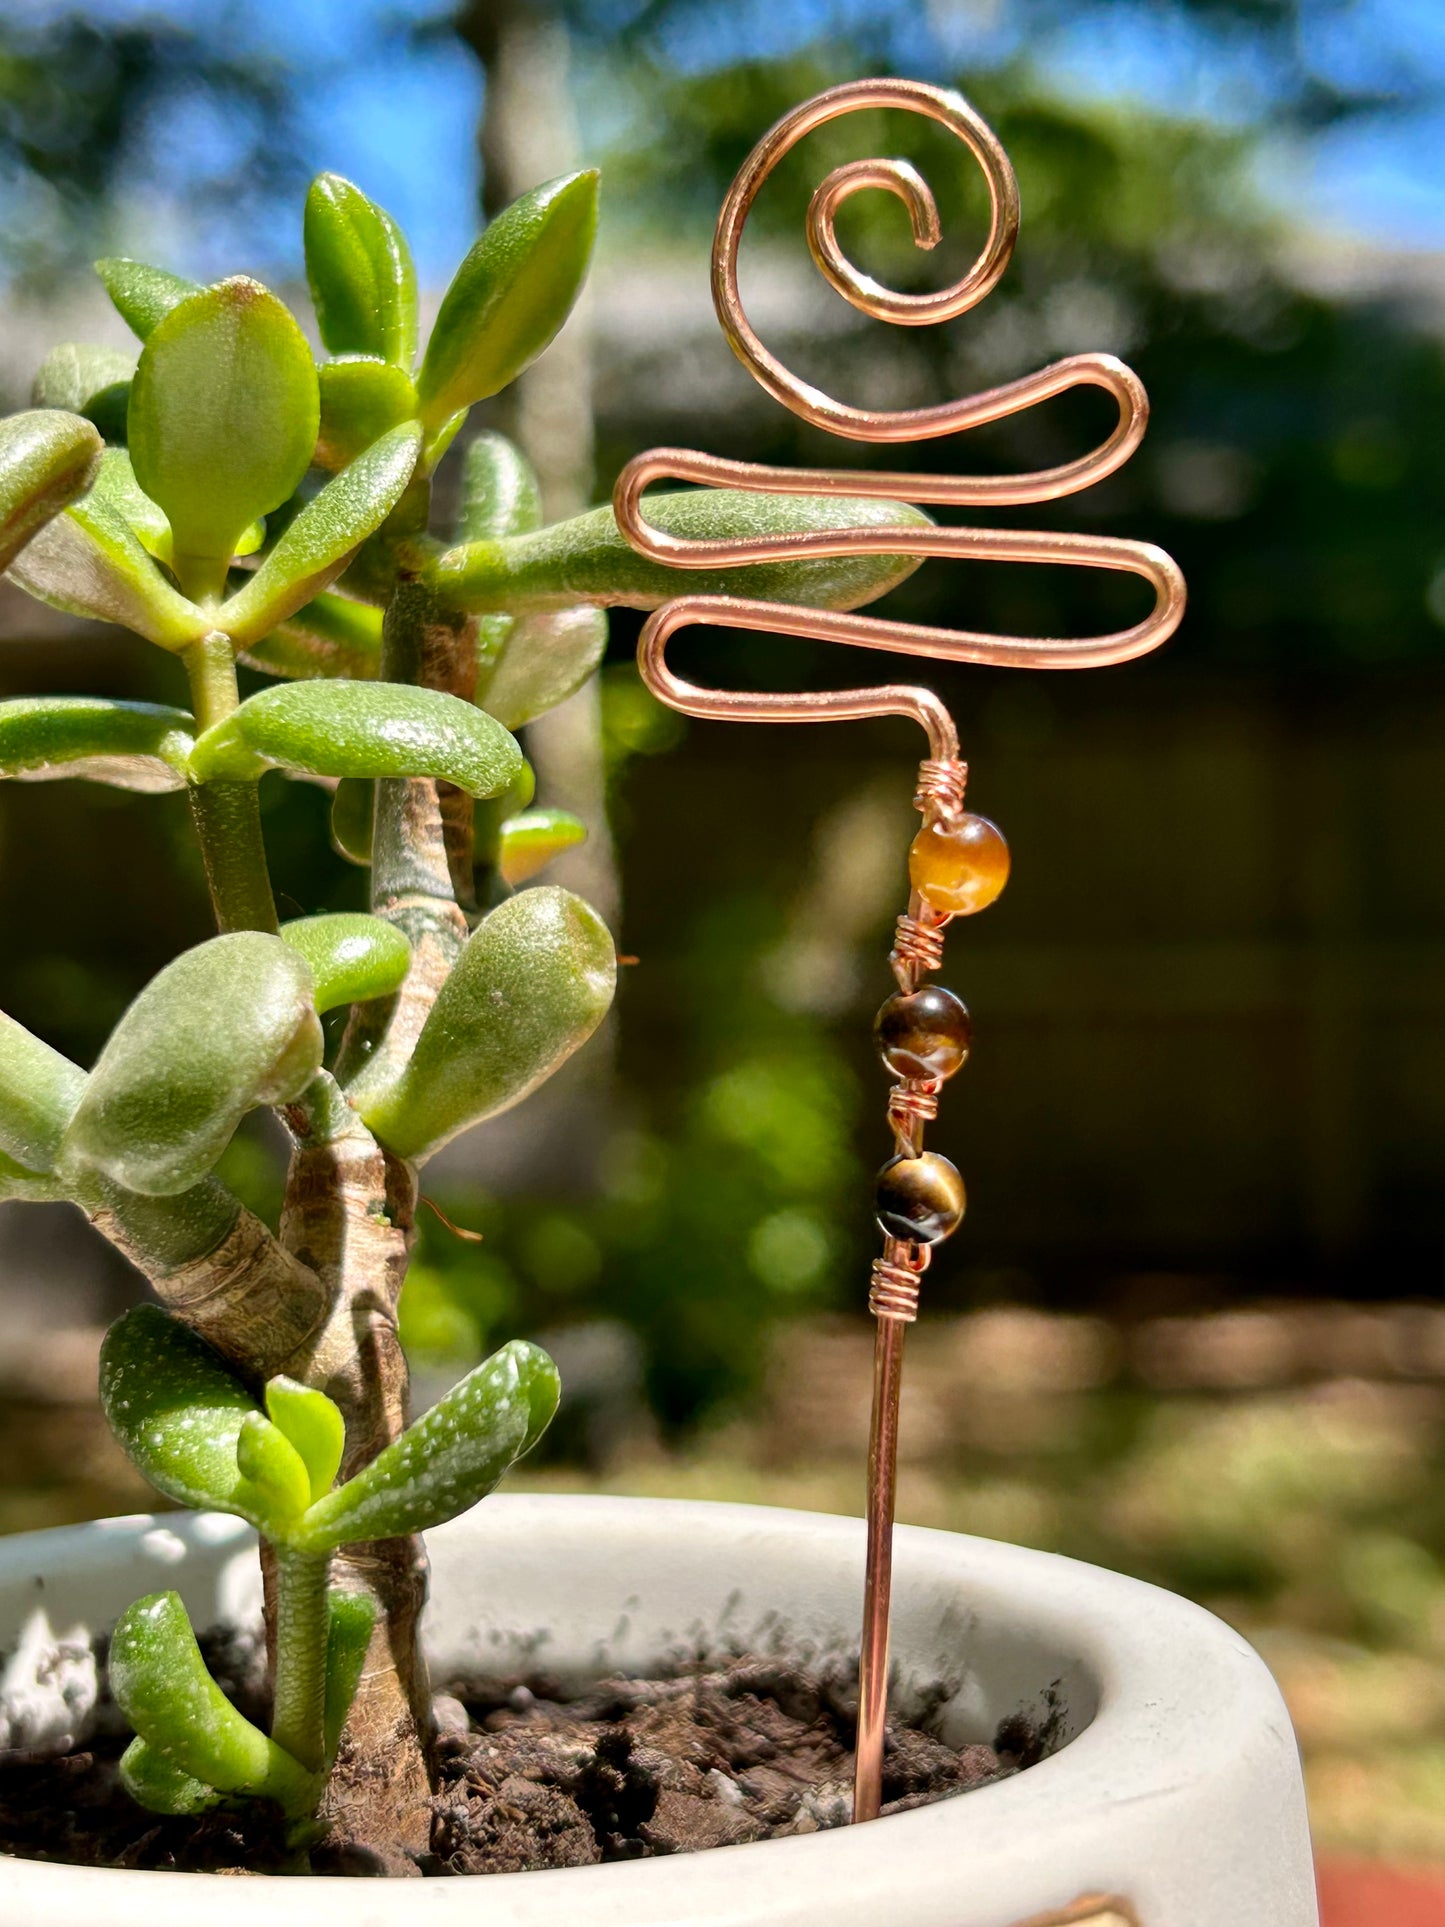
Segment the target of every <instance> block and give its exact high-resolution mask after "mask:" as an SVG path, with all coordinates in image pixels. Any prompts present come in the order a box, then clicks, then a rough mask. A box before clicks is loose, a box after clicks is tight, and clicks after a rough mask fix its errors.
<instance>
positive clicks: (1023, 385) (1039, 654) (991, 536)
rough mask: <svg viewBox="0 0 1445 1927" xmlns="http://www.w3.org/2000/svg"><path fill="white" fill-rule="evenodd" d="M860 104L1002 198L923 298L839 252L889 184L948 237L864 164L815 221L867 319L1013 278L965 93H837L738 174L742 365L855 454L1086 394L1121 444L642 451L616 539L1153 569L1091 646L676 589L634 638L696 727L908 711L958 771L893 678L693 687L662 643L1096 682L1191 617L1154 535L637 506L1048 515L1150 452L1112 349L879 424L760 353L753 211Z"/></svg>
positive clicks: (731, 255)
mask: <svg viewBox="0 0 1445 1927" xmlns="http://www.w3.org/2000/svg"><path fill="white" fill-rule="evenodd" d="M866 107H897V108H903V109H907V110H909V111H911V112H915V113H920V114H924V115H926V116H927V117H928V118H929V119H931V120H935V121H938V122H939V123H941V124H942V125H943V126H944V127H946V128H948V129H950V130H951V131H952V132H953V133H954V134H956V135H957V136H958V138H959V139H960V140H962V141H963V142H964V144H965V145H966V146H967V147H968V149H969V150H970V152H971V153H972V154H973V155H974V157H975V159H976V160H977V161H978V163H979V166H980V167H981V168H982V170H983V175H984V180H985V183H986V184H987V187H988V193H989V203H990V209H991V214H990V222H989V233H988V238H987V240H986V241H985V243H984V247H983V250H982V252H981V253H980V255H979V257H978V259H977V260H976V261H975V262H974V264H973V266H972V267H971V268H970V269H969V270H968V272H967V274H965V275H964V277H963V278H962V280H960V281H958V282H956V283H955V284H954V285H953V286H952V287H949V288H944V289H941V290H939V291H938V292H937V293H934V294H922V295H907V294H898V293H895V292H893V291H892V290H890V289H887V288H884V287H881V286H880V285H879V284H878V283H877V282H875V281H873V280H871V279H870V278H869V277H868V276H866V275H864V274H861V273H860V272H859V271H858V270H857V269H856V268H854V267H853V265H852V264H851V262H849V261H848V260H847V259H846V258H845V257H844V255H843V253H842V251H841V249H840V247H839V245H838V241H837V237H836V234H835V232H834V218H835V215H836V213H837V209H838V208H839V206H840V205H841V204H842V202H843V201H844V200H846V199H847V197H848V196H849V195H850V194H854V193H857V192H859V191H860V190H861V189H863V188H866V187H881V188H886V189H887V190H888V191H889V192H891V193H893V194H896V195H897V196H898V197H899V198H900V199H901V200H902V201H903V202H904V204H905V206H906V207H907V208H908V210H909V214H910V216H911V219H912V223H913V232H914V239H915V240H916V241H917V243H918V244H919V245H920V246H922V247H932V246H933V245H934V244H935V243H936V241H937V240H938V238H939V222H938V210H937V206H936V204H935V202H934V199H933V195H932V193H931V191H930V190H929V188H928V186H927V184H926V183H925V182H924V180H923V179H922V178H921V176H920V175H919V174H918V173H917V171H916V170H915V169H914V168H913V167H912V166H911V165H910V164H909V163H908V162H906V161H893V160H864V161H854V162H851V163H849V164H848V165H846V166H843V167H838V168H835V169H834V170H833V172H832V173H831V174H829V175H828V177H827V179H826V180H825V181H824V182H823V183H822V185H821V186H820V187H819V188H818V189H817V191H816V192H815V193H814V195H813V198H812V201H811V203H810V204H809V208H808V220H807V229H808V245H809V248H810V249H811V251H812V255H813V258H814V260H815V262H816V263H817V265H818V267H819V269H820V271H821V272H822V274H823V275H824V276H825V278H826V279H827V280H828V281H829V282H830V283H831V285H832V286H833V287H834V288H836V289H837V290H838V292H839V293H840V294H842V295H843V296H844V298H845V299H846V300H847V301H849V302H850V303H851V304H852V306H853V307H855V308H858V309H860V310H861V311H862V312H863V313H864V314H867V315H871V316H873V317H874V318H876V319H878V320H884V321H895V322H900V323H902V324H903V325H905V326H910V327H917V326H921V325H926V324H929V323H932V322H937V321H944V320H948V319H951V318H952V317H954V316H956V315H960V314H963V313H964V312H965V311H966V310H968V309H969V308H971V307H973V306H975V305H976V303H978V302H979V301H981V300H982V299H983V298H984V296H985V295H986V294H988V293H989V291H990V290H991V289H992V288H993V287H994V286H995V285H996V283H997V282H998V279H999V277H1000V275H1001V274H1002V273H1003V270H1004V268H1005V267H1006V266H1007V263H1008V259H1009V256H1010V254H1011V252H1012V250H1013V244H1014V240H1015V237H1016V235H1017V232H1018V207H1019V203H1018V184H1017V182H1016V180H1015V178H1014V172H1013V168H1012V166H1011V165H1010V163H1009V159H1008V156H1007V155H1006V154H1005V153H1004V150H1003V148H1002V147H1001V146H1000V145H999V142H998V140H997V138H996V137H995V135H994V134H993V132H992V130H991V129H990V128H989V127H988V126H987V125H986V124H985V123H984V121H983V120H981V119H980V117H979V116H978V114H976V113H975V112H974V110H973V108H972V107H970V106H969V105H968V103H967V101H965V100H964V99H963V98H962V96H961V95H959V94H955V93H951V92H949V91H947V90H946V89H944V88H941V87H933V86H930V85H928V84H927V83H926V82H923V81H915V80H864V81H857V82H853V83H850V84H849V85H846V86H842V87H834V88H830V89H829V90H828V91H827V92H826V93H822V94H819V95H818V96H817V97H816V98H815V99H813V100H810V101H807V102H805V103H804V104H803V105H802V106H801V107H797V108H795V109H794V110H793V112H792V113H790V114H786V115H785V116H784V117H783V119H782V120H780V121H779V122H778V123H777V125H776V126H775V127H774V128H772V129H771V131H770V132H769V133H767V134H765V135H764V137H763V138H762V140H761V141H759V142H758V145H757V146H756V147H755V148H754V149H753V151H752V153H751V155H750V156H749V157H748V159H747V161H746V162H745V163H744V164H743V167H742V169H741V170H740V172H739V173H738V175H737V178H736V179H735V180H734V182H733V184H732V187H731V189H730V190H729V193H728V196H727V199H726V201H725V202H724V203H723V208H722V212H721V213H720V215H719V216H718V224H717V231H716V234H715V236H714V239H713V268H712V285H713V303H714V306H715V307H716V309H717V313H718V319H719V321H720V322H721V324H722V328H723V332H724V334H725V335H726V336H727V338H728V341H729V342H730V343H731V345H732V348H733V351H734V353H735V354H736V355H737V356H738V358H739V360H740V361H741V362H742V363H743V365H744V366H745V367H746V368H747V369H748V371H749V373H750V374H752V376H753V377H754V379H755V380H757V381H758V382H759V383H760V384H761V385H762V387H764V388H765V389H766V390H767V391H768V393H769V394H771V395H773V396H775V397H776V398H777V399H778V400H779V401H781V402H782V403H783V404H784V406H785V407H787V408H789V409H791V410H792V412H793V413H794V414H795V415H799V416H801V417H802V419H803V420H805V421H807V422H810V423H811V424H813V425H814V426H815V427H820V428H826V429H828V430H830V431H831V432H833V433H834V434H838V435H845V436H848V437H850V438H851V439H853V440H855V441H866V442H890V443H898V442H910V441H917V440H925V439H930V438H936V437H938V436H941V435H949V434H953V433H955V432H958V431H961V430H963V429H966V428H974V427H978V426H980V425H981V424H983V423H985V422H991V421H998V420H1000V419H1002V418H1004V417H1006V416H1009V415H1014V414H1017V413H1019V412H1020V411H1021V410H1023V409H1026V408H1031V407H1033V406H1034V405H1035V404H1036V403H1037V402H1041V401H1045V400H1047V399H1049V398H1050V397H1051V396H1054V395H1059V394H1063V393H1065V392H1066V391H1067V390H1069V389H1072V388H1076V387H1080V386H1085V385H1087V386H1094V387H1099V388H1103V389H1105V390H1106V391H1107V392H1108V393H1109V394H1111V395H1113V396H1114V398H1115V400H1116V401H1117V403H1118V407H1119V421H1118V425H1117V426H1116V427H1115V429H1114V431H1113V433H1112V434H1111V435H1109V436H1108V437H1107V439H1106V440H1105V441H1103V442H1101V443H1100V444H1099V446H1098V447H1097V448H1095V449H1093V450H1092V451H1091V452H1090V453H1088V454H1087V455H1083V456H1080V457H1079V458H1078V459H1077V460H1075V461H1072V462H1066V463H1064V464H1062V465H1060V466H1058V467H1056V468H1050V469H1042V470H1038V471H1036V472H1034V473H1032V474H1027V475H998V476H988V475H920V474H879V473H875V472H871V471H863V470H854V469H782V468H771V467H767V466H764V465H761V464H758V463H754V462H734V461H727V460H724V459H723V458H721V457H718V456H714V455H708V454H705V453H703V452H702V451H700V450H697V449H678V448H655V449H650V450H649V451H647V452H646V453H645V454H642V455H638V456H636V457H634V458H633V460H632V461H630V462H629V463H628V464H627V466H626V467H625V468H624V469H623V471H622V473H621V475H620V476H619V477H618V479H617V486H616V488H615V489H614V491H613V507H614V511H615V513H616V516H617V522H618V526H619V528H620V529H621V530H622V532H623V534H624V535H625V537H626V538H627V540H628V542H629V543H631V545H632V547H633V548H634V549H636V550H638V551H639V552H640V553H641V554H643V555H646V556H650V557H651V558H653V559H654V560H655V561H659V562H666V563H670V564H672V565H673V566H674V567H677V568H684V569H688V568H692V569H709V568H710V569H716V568H719V567H730V566H734V565H742V564H746V563H756V562H782V561H790V560H806V559H808V558H811V557H823V556H838V555H900V556H903V555H908V556H917V557H920V558H923V557H927V556H942V557H953V558H956V559H963V558H970V559H975V560H982V561H996V562H1051V563H1062V564H1064V565H1066V566H1069V567H1075V568H1098V569H1111V570H1124V571H1126V572H1128V573H1130V574H1134V575H1138V576H1142V577H1143V578H1144V580H1145V581H1147V582H1148V583H1149V584H1150V585H1151V586H1152V588H1153V590H1154V607H1153V609H1152V611H1151V612H1150V613H1149V615H1147V616H1146V617H1144V618H1143V620H1141V621H1139V622H1136V623H1133V624H1132V625H1131V626H1130V627H1128V628H1127V629H1120V630H1118V631H1116V632H1114V633H1112V634H1110V635H1104V636H1093V637H1087V638H1081V639H1078V640H1071V639H1066V638H1047V637H1038V638H1036V637H1027V636H995V635H988V634H985V633H981V632H979V631H976V630H968V629H945V628H938V627H933V626H929V625H924V624H917V623H904V622H894V621H889V620H886V619H883V618H880V617H876V616H864V615H856V614H852V613H846V612H834V611H818V610H804V609H799V608H795V607H792V606H790V605H788V604H786V603H778V602H762V601H756V600H753V599H749V598H743V597H735V596H702V595H699V596H686V595H684V596H676V597H674V598H673V599H672V600H671V601H669V602H667V603H664V604H663V606H662V607H661V608H659V609H657V610H655V611H654V612H653V614H652V615H651V616H650V617H649V618H648V620H647V622H646V623H645V624H644V626H643V630H642V635H641V637H640V639H639V643H638V663H639V666H640V669H641V672H642V676H643V679H644V681H645V682H646V683H647V684H648V686H649V688H651V690H652V691H653V693H654V694H655V695H656V696H658V697H659V698H660V699H661V700H662V701H663V702H665V703H668V704H670V705H671V706H672V707H673V708H674V709H680V710H683V711H685V712H686V713H687V714H689V715H694V716H716V717H727V718H731V719H732V720H734V721H737V722H758V723H762V722H824V721H842V720H845V719H847V718H850V717H866V716H879V715H895V714H900V715H906V716H912V717H913V718H914V719H915V720H916V721H918V722H919V723H920V724H921V725H922V726H923V728H924V729H925V730H926V731H927V732H928V735H929V740H930V747H931V754H932V755H933V756H934V757H935V758H938V759H940V760H948V759H951V758H954V757H956V756H957V754H958V746H957V737H956V734H955V731H954V728H953V724H952V721H951V719H950V718H949V717H948V714H947V712H946V711H945V710H944V708H943V706H942V704H941V703H940V702H939V701H938V699H937V697H935V696H934V695H933V694H932V693H931V692H930V691H928V690H923V689H915V688H907V687H902V686H899V685H896V684H894V685H887V686H883V687H878V688H873V689H855V690H847V691H842V690H837V691H834V690H826V691H824V690H809V691H803V692H799V693H798V694H786V695H779V694H762V693H758V692H753V691H741V690H726V691H725V690H712V689H702V688H699V687H698V686H697V685H696V684H692V683H688V682H684V681H683V680H682V679H681V678H680V677H678V676H676V675H674V674H673V672H672V671H671V669H670V668H669V667H668V665H667V661H666V649H667V644H668V641H669V639H670V638H671V637H672V636H673V635H675V634H676V633H677V631H678V630H679V629H682V628H687V627H690V626H692V625H693V624H698V623H708V624H711V625H713V626H716V627H721V628H729V629H758V630H762V631H764V632H766V633H770V634H773V635H793V636H803V637H809V638H812V639H815V640H817V641H820V642H841V643H847V644H850V645H853V646H855V647H861V648H868V649H882V650H889V651H894V652H897V653H900V654H905V655H916V656H931V657H936V658H940V659H943V660H946V661H953V662H977V663H992V664H1004V665H1008V666H1012V667H1017V668H1029V669H1088V668H1094V667H1097V666H1099V665H1102V664H1105V663H1115V662H1125V661H1127V660H1128V659H1129V658H1130V657H1133V656H1140V655H1144V654H1146V653H1147V652H1148V651H1149V650H1151V649H1155V648H1157V647H1158V646H1159V644H1160V643H1162V642H1163V641H1165V640H1166V639H1167V638H1168V637H1169V636H1170V635H1172V634H1173V632H1174V630H1175V629H1176V628H1177V627H1178V625H1179V621H1180V618H1181V617H1182V615H1183V613H1184V593H1185V592H1184V579H1183V576H1182V575H1181V574H1180V571H1179V568H1178V566H1177V564H1176V563H1175V562H1174V561H1173V559H1172V558H1171V557H1170V556H1168V555H1166V554H1165V552H1164V551H1163V550H1162V549H1159V548H1156V547H1155V546H1154V545H1153V544H1152V543H1148V542H1131V541H1124V540H1120V539H1118V538H1116V537H1112V536H1093V535H1081V534H1069V533H1063V532H1058V531H1022V530H1013V529H978V528H937V527H930V528H920V529H900V528H888V529H876V528H875V529H857V528H855V529H838V530H832V531H829V530H813V531H810V532H809V533H807V534H801V535H786V534H779V535H755V536H747V537H739V538H736V539H732V540H728V539H725V538H712V539H705V540H695V539H688V538H684V537H678V536H672V535H668V534H667V533H666V532H665V531H663V530H661V529H657V528H654V527H652V526H651V524H649V523H648V521H647V520H646V517H645V514H644V504H643V499H642V498H643V491H644V490H645V489H646V488H647V487H648V486H649V485H650V484H651V483H653V482H656V481H661V480H673V481H686V482H700V483H706V484H708V485H710V486H713V487H732V488H745V489H751V490H755V491H758V492H761V493H764V494H769V495H849V496H855V497H856V496H863V497H867V498H869V499H873V500H880V501H895V502H912V503H915V504H920V505H921V504H933V505H940V506H946V505H960V504H962V505H979V504H990V503H993V504H1004V503H1021V502H1040V501H1049V500H1053V499H1055V498H1057V497H1059V496H1062V495H1071V494H1074V493H1076V492H1077V491H1079V490H1080V489H1085V488H1088V487H1089V486H1091V484H1093V483H1094V482H1097V481H1101V480H1102V479H1103V478H1104V477H1105V476H1107V475H1112V474H1113V473H1114V471H1115V470H1116V469H1117V468H1119V467H1120V466H1121V465H1122V464H1123V463H1124V462H1126V461H1127V460H1128V459H1129V457H1130V455H1132V454H1133V452H1134V450H1135V448H1137V447H1138V445H1139V441H1140V439H1141V437H1142V436H1143V433H1144V428H1145V424H1146V422H1147V420H1148V414H1149V403H1148V398H1147V396H1146V395H1145V392H1144V387H1143V384H1142V383H1141V382H1140V380H1139V378H1138V376H1137V375H1135V374H1134V372H1133V371H1132V369H1130V368H1128V367H1126V366H1125V365H1124V363H1123V362H1122V361H1120V360H1118V359H1117V358H1116V357H1115V356H1113V355H1104V354H1088V355H1070V356H1068V357H1067V358H1066V359H1065V360H1063V361H1057V362H1053V363H1051V364H1050V366H1049V367H1047V368H1042V369H1040V370H1039V371H1038V373H1037V374H1033V375H1027V376H1024V377H1023V378H1022V379H1021V380H1018V381H1012V382H1006V383H1004V384H1003V385H1002V386H1000V387H997V388H990V389H988V390H986V391H985V392H983V393H981V394H978V395H971V396H967V397H965V398H963V399H962V400H959V401H954V402H945V403H942V404H939V405H938V406H935V407H930V408H915V409H900V410H892V411H877V410H872V409H863V408H854V407H851V406H849V405H848V404H846V403H844V402H838V401H834V400H832V399H831V398H830V397H829V396H827V395H825V394H823V393H822V391H821V390H819V389H817V388H813V387H811V386H810V385H809V384H808V383H806V382H803V381H800V380H799V379H798V378H797V377H796V376H794V375H793V374H791V373H790V372H789V371H788V370H787V369H786V368H784V367H783V365H782V363H781V362H780V361H778V360H777V358H776V356H774V355H773V354H771V353H770V352H769V350H768V349H767V348H765V347H764V345H763V343H762V342H761V341H760V340H759V338H758V336H757V334H756V333H755V332H754V330H753V328H752V325H751V323H750V322H749V321H748V318H747V315H746V313H745V312H744V309H743V305H742V298H741V295H740V294H739V291H738V279H737V262H738V248H739V244H740V242H741V239H742V231H743V226H744V224H745V222H746V220H747V216H748V212H749V210H750V209H751V207H752V204H753V202H754V200H755V199H756V198H757V195H758V192H759V190H760V189H761V188H762V186H763V183H764V182H765V181H766V180H767V178H768V176H769V174H771V173H772V171H773V169H774V168H775V167H776V166H777V164H778V162H779V161H780V160H781V159H782V158H783V156H784V155H785V154H786V153H788V151H789V150H790V149H791V148H792V147H794V146H795V145H796V144H797V142H798V141H800V140H801V139H802V138H803V137H804V135H806V134H808V133H811V132H812V131H813V130H814V129H815V128H817V127H819V126H821V125H822V124H823V123H824V122H826V121H830V120H833V119H836V118H837V117H838V116H839V115H842V114H847V113H851V112H854V111H855V110H857V109H860V108H866Z"/></svg>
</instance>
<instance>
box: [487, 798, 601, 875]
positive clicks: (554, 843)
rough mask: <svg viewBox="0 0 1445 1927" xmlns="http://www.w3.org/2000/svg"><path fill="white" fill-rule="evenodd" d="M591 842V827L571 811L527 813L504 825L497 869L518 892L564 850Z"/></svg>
mask: <svg viewBox="0 0 1445 1927" xmlns="http://www.w3.org/2000/svg"><path fill="white" fill-rule="evenodd" d="M586 840H587V825H586V824H585V823H584V822H583V821H582V819H581V818H580V817H577V816H573V815H571V814H570V813H569V812H568V811H567V810H526V811H524V812H523V814H522V815H521V816H510V817H508V818H507V820H506V822H505V823H503V825H502V829H501V835H500V837H499V839H498V851H497V868H498V869H499V870H500V871H501V873H502V881H503V882H504V883H509V884H511V885H512V887H513V888H514V889H515V888H516V886H517V885H518V884H519V883H526V882H527V880H528V879H529V878H530V877H534V876H536V875H537V873H538V871H539V870H545V869H546V867H547V865H548V864H549V863H551V862H552V861H553V859H554V858H555V857H559V856H561V854H562V852H563V851H564V850H573V849H575V848H576V847H577V845H578V844H579V843H585V842H586Z"/></svg>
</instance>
